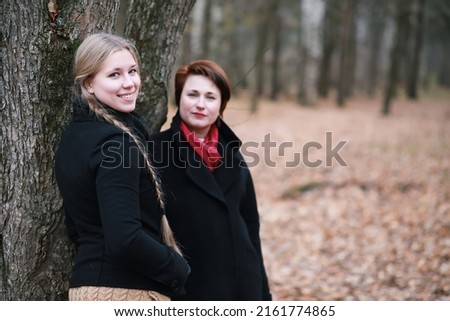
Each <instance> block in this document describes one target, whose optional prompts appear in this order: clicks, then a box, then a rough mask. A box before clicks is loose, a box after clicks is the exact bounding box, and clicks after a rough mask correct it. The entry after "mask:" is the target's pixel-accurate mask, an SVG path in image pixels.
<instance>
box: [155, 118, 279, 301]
mask: <svg viewBox="0 0 450 321" xmlns="http://www.w3.org/2000/svg"><path fill="white" fill-rule="evenodd" d="M180 122H181V118H180V117H179V114H177V115H175V117H174V119H173V121H172V125H171V128H170V129H168V130H166V131H164V132H161V133H159V134H156V135H153V136H151V141H150V142H149V149H150V153H151V154H152V158H153V163H154V165H155V166H156V167H157V168H158V170H159V173H160V176H161V180H162V184H163V186H164V190H165V195H166V211H167V217H168V219H169V223H170V226H171V227H172V229H173V231H174V233H175V238H176V239H177V241H178V242H179V243H180V244H181V246H182V250H183V253H184V255H185V257H186V259H187V260H188V262H189V265H190V267H191V274H190V275H189V277H188V280H187V282H186V284H185V289H186V294H185V295H183V296H179V297H175V298H174V299H178V300H270V299H271V295H270V292H269V287H268V282H267V277H266V272H265V268H264V263H263V258H262V253H261V244H260V236H259V225H260V224H259V213H258V209H257V203H256V197H255V191H254V187H253V182H252V178H251V176H250V171H249V169H248V167H247V165H246V164H245V162H244V159H243V157H242V155H241V153H240V152H239V147H240V145H241V142H240V140H239V139H238V138H237V137H236V136H235V134H234V133H233V132H232V131H231V129H230V128H229V127H228V126H226V124H225V123H223V122H222V124H221V126H219V151H220V153H221V154H222V155H223V159H222V164H221V165H220V166H219V167H218V168H217V169H216V170H215V172H214V173H211V172H210V171H209V170H208V169H207V167H206V166H205V165H204V164H203V163H202V162H201V160H200V158H199V157H198V155H197V154H196V153H195V152H194V150H193V149H192V148H191V147H190V146H189V144H188V142H187V141H186V140H185V138H184V136H182V135H181V134H180Z"/></svg>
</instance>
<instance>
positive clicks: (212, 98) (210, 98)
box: [206, 96, 216, 100]
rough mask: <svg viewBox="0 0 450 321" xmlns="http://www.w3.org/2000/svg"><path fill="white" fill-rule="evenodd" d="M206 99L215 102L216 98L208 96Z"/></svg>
mask: <svg viewBox="0 0 450 321" xmlns="http://www.w3.org/2000/svg"><path fill="white" fill-rule="evenodd" d="M206 98H207V99H209V100H215V99H216V97H214V96H208V97H206Z"/></svg>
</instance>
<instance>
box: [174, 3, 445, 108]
mask: <svg viewBox="0 0 450 321" xmlns="http://www.w3.org/2000/svg"><path fill="white" fill-rule="evenodd" d="M181 46H182V47H181V48H180V50H181V52H180V58H179V63H180V64H183V63H187V62H189V61H191V60H194V59H199V58H208V59H212V60H216V61H218V62H219V63H220V64H221V65H222V66H223V67H224V68H225V69H226V70H227V72H228V73H229V74H230V76H231V78H232V81H233V83H234V85H235V88H234V89H235V94H238V93H239V92H241V91H245V90H247V89H251V96H250V98H251V108H252V110H256V109H257V107H258V104H257V102H258V99H259V98H268V99H270V100H273V101H276V100H280V99H283V98H286V97H291V98H295V99H297V100H298V101H299V102H300V103H301V104H302V105H306V106H313V105H315V104H316V103H317V101H318V99H321V98H328V97H330V95H332V94H334V96H333V97H334V99H335V100H336V103H337V105H338V106H345V104H346V102H347V101H348V100H349V99H351V98H352V97H354V96H355V95H356V94H363V95H366V96H367V97H370V98H375V97H378V98H380V97H382V99H381V103H380V109H381V111H382V112H383V113H385V114H388V113H389V112H390V105H391V101H392V99H393V98H394V97H396V96H398V95H403V94H404V95H406V96H407V97H408V98H410V99H417V98H418V97H419V95H420V93H426V92H427V91H429V90H430V88H432V87H434V86H442V87H446V88H449V87H450V61H449V59H448V57H450V1H449V0H268V1H251V2H249V1H238V0H227V1H224V0H197V1H196V4H195V6H194V8H193V11H192V14H191V18H190V22H189V23H188V25H187V27H186V30H185V33H184V38H183V43H182V45H181Z"/></svg>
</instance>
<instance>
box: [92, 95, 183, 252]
mask: <svg viewBox="0 0 450 321" xmlns="http://www.w3.org/2000/svg"><path fill="white" fill-rule="evenodd" d="M92 105H97V104H95V103H92V102H91V101H90V102H89V107H90V108H91V110H93V111H94V113H95V114H96V115H97V117H99V118H102V119H104V120H106V121H107V122H108V123H110V124H113V125H114V126H116V127H117V128H120V129H121V130H123V131H124V132H125V133H127V134H128V135H130V137H131V138H132V139H133V141H134V142H135V144H136V146H137V147H138V149H139V152H140V153H141V154H142V157H144V161H145V164H146V165H147V169H148V171H149V173H150V175H151V177H152V181H153V184H154V186H155V190H156V198H157V200H158V203H159V206H160V208H161V210H162V211H163V215H162V218H161V233H162V238H163V241H164V243H165V244H167V245H169V246H170V247H172V248H173V249H174V250H175V251H177V252H178V253H179V254H182V252H181V249H180V247H179V246H178V244H177V242H176V240H175V237H174V235H173V231H172V229H171V228H170V225H169V222H168V220H167V216H166V211H165V205H164V193H163V188H162V184H161V180H160V179H159V176H158V174H157V173H156V170H155V168H154V167H153V165H152V164H151V162H150V158H149V157H148V154H147V153H146V151H145V148H144V146H143V144H142V142H141V141H140V140H139V139H138V138H137V137H136V135H135V134H134V133H133V132H132V131H131V130H130V129H129V128H128V127H127V126H125V125H124V124H123V123H122V122H121V121H120V120H118V119H117V118H116V117H114V116H113V115H111V114H109V113H108V112H106V110H105V109H104V108H103V107H100V106H98V107H97V106H96V107H94V106H92Z"/></svg>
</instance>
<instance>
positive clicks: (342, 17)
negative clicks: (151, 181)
mask: <svg viewBox="0 0 450 321" xmlns="http://www.w3.org/2000/svg"><path fill="white" fill-rule="evenodd" d="M93 2H95V1H93ZM137 2H138V1H137ZM155 2H158V1H155ZM194 2H195V5H194ZM191 3H192V5H193V6H192V8H191V9H192V10H191V11H190V14H188V13H186V12H185V14H186V26H185V27H184V25H183V24H181V25H180V26H178V27H177V28H178V31H179V33H180V38H179V41H180V42H179V43H180V45H179V47H178V48H177V46H175V49H174V55H173V57H176V59H175V58H173V59H172V60H170V61H169V62H168V63H167V66H170V67H173V68H171V69H172V70H175V69H176V68H177V67H178V66H180V65H182V64H185V63H188V62H189V61H192V60H195V59H203V58H205V59H212V60H215V61H216V62H218V63H219V64H220V65H221V66H223V67H224V69H225V70H226V71H227V72H228V74H229V75H230V78H231V80H232V83H233V98H232V100H231V101H230V103H229V105H228V107H227V110H226V112H225V116H224V118H225V121H226V122H227V123H228V124H229V125H230V126H231V127H232V128H233V130H235V131H236V132H237V133H238V135H239V136H240V138H241V139H242V140H243V142H244V148H245V149H244V150H243V153H244V156H246V158H247V160H248V161H249V163H250V169H251V171H252V174H253V179H254V181H255V186H256V190H257V195H258V204H259V209H260V214H261V237H262V242H263V251H264V256H265V261H266V266H267V270H268V274H269V279H270V283H271V284H270V285H271V289H272V292H273V295H274V299H277V300H310V299H313V300H316V299H317V300H445V299H448V297H449V296H450V202H449V198H450V184H449V182H450V157H449V156H450V155H449V154H450V152H449V151H450V148H449V147H450V129H449V126H448V124H449V120H450V62H449V59H448V57H450V41H449V40H450V36H449V34H450V2H449V1H448V0H394V1H388V0H377V1H376V0H340V1H337V0H301V1H300V0H295V1H294V0H279V1H277V0H268V1H253V2H248V1H237V0H228V1H224V0H197V1H191ZM123 4H124V1H121V9H120V10H119V11H120V12H122V14H120V12H118V13H117V21H116V22H115V24H114V27H113V30H114V31H116V32H119V33H120V32H123V33H125V34H128V35H130V36H132V37H133V35H134V37H135V38H136V35H137V34H138V33H137V32H135V33H133V32H131V31H130V30H129V29H130V28H128V27H127V26H128V24H129V21H130V20H127V18H126V15H125V14H123V13H124V12H125V11H126V9H124V8H125V6H124V5H123ZM128 19H129V18H128ZM164 19H165V21H169V23H172V24H174V22H171V21H174V20H175V18H173V17H172V18H170V16H164ZM2 20H3V19H2ZM55 23H57V21H55ZM99 28H100V29H101V27H97V29H99ZM109 28H110V27H109ZM127 28H128V29H127ZM93 29H95V28H93ZM127 30H128V31H127ZM152 32H153V35H155V34H156V35H158V30H156V31H154V30H153V31H152ZM181 34H182V37H181ZM163 36H164V35H162V36H160V37H163ZM139 37H141V36H138V38H139ZM160 37H158V36H157V37H155V38H154V39H157V40H158V41H161V38H160ZM137 40H138V41H141V40H142V39H140V38H139V39H137ZM138 43H139V42H138ZM148 50H150V49H148ZM141 52H142V50H141ZM169 56H170V55H169ZM143 58H144V60H145V57H143ZM172 76H173V74H171V72H170V71H168V70H166V71H165V77H166V78H165V79H169V78H171V77H172ZM4 79H6V77H4ZM163 82H164V86H166V87H167V90H162V91H161V90H159V91H158V90H156V91H152V92H151V93H153V92H156V94H157V95H164V96H165V97H166V98H165V99H166V100H164V99H163V100H162V102H159V103H158V105H157V106H158V108H156V110H157V111H156V112H151V111H147V110H145V111H146V112H147V117H148V119H149V124H150V127H151V129H152V130H154V131H156V130H159V129H160V128H161V126H162V128H165V127H166V126H168V124H169V123H170V116H171V115H173V113H174V112H175V109H174V107H173V101H172V98H173V95H172V92H173V90H172V88H171V80H170V81H167V82H166V81H163ZM154 84H155V82H153V85H152V86H153V87H152V88H154V87H155V85H154ZM1 87H3V86H1ZM2 90H3V88H2ZM2 96H3V93H2ZM146 96H147V97H146V98H147V99H148V100H147V102H148V101H150V102H151V101H152V100H151V99H152V94H147V95H146ZM167 99H168V101H167ZM144 105H145V104H144ZM150 105H152V104H150ZM167 105H169V108H168V109H167ZM2 106H3V107H2V110H3V108H5V107H4V106H5V104H4V103H3V104H2ZM167 112H168V113H167ZM2 114H3V113H2ZM166 115H167V116H168V117H166ZM2 117H3V115H2ZM5 119H6V118H5ZM155 119H156V120H155ZM4 123H5V121H4V119H2V124H4ZM4 132H7V131H6V130H5V131H4ZM2 135H3V133H2ZM52 139H54V140H56V138H55V137H53V138H52ZM268 142H270V144H268ZM5 145H6V144H5ZM5 151H6V149H4V148H3V146H2V164H3V167H2V180H3V184H2V186H3V191H2V220H1V222H2V225H0V227H2V228H1V229H0V231H2V246H1V247H0V248H1V250H2V260H0V264H1V270H2V278H1V280H0V290H1V291H0V293H1V296H0V298H4V299H42V298H46V299H61V298H64V294H61V291H63V290H64V289H65V286H61V285H60V284H58V282H59V283H60V281H61V279H62V280H64V279H65V278H67V274H68V271H70V269H68V268H66V269H65V271H64V273H55V271H54V270H52V269H51V268H50V269H49V268H48V264H50V262H51V261H52V260H49V259H46V260H40V259H39V258H40V257H42V256H43V255H44V254H42V252H45V251H42V248H45V246H47V245H46V242H42V240H41V241H40V239H39V236H36V235H35V234H39V230H37V232H35V233H34V234H33V233H31V236H30V235H28V237H31V238H36V242H37V244H38V246H36V247H34V248H31V249H26V248H23V249H21V248H20V247H27V246H28V247H29V246H30V245H29V243H30V242H28V243H27V242H24V243H21V242H20V240H19V241H17V242H16V243H17V244H18V246H17V245H14V242H12V241H11V239H12V237H11V235H15V234H16V233H17V232H18V231H19V230H20V229H22V230H26V229H27V228H28V226H29V225H25V227H24V225H22V227H21V225H20V224H18V225H17V227H14V226H13V227H11V226H12V225H11V224H10V223H9V222H10V221H12V220H11V218H10V217H11V216H12V215H13V214H11V213H14V215H16V216H20V217H21V219H23V217H25V218H26V217H27V215H28V214H27V211H22V210H21V209H20V206H16V207H17V208H18V209H16V207H14V206H12V205H11V204H13V203H14V202H13V201H12V199H13V197H12V196H11V195H13V193H11V192H10V191H9V190H8V186H9V184H11V183H10V181H11V180H12V177H13V176H12V174H10V167H8V166H5V164H7V165H8V161H7V160H6V158H7V157H3V154H4V153H5ZM23 179H26V177H25V178H23ZM49 184H51V185H54V181H53V178H51V179H49ZM55 199H56V200H59V196H58V195H57V194H56V198H55ZM34 201H35V202H38V201H39V198H38V200H36V199H34ZM3 204H5V205H3ZM48 207H49V206H47V208H48ZM50 207H51V208H52V209H51V212H52V215H55V213H60V210H61V204H60V202H56V203H55V204H54V205H51V206H50ZM53 207H55V208H56V209H57V210H54V209H53ZM11 209H13V210H11ZM40 211H42V213H41V214H42V215H41V217H40V218H39V221H40V222H42V221H44V223H43V224H47V225H51V224H53V225H58V226H59V224H60V222H59V221H58V222H57V224H56V223H55V222H51V221H52V220H53V216H52V215H47V216H46V214H45V211H46V210H45V208H44V209H40ZM49 217H51V219H50V218H49ZM31 221H32V220H31ZM3 227H8V228H9V229H8V230H7V229H3ZM14 228H16V230H14ZM3 231H8V232H7V233H6V232H5V233H3ZM46 233H47V232H46ZM48 233H55V232H54V229H53V230H52V229H50V232H48ZM58 233H62V232H61V231H59V232H58ZM58 233H55V234H54V236H53V237H54V238H56V236H57V235H59V234H58ZM6 234H8V235H9V237H7V235H6ZM39 242H40V243H39ZM8 248H9V250H7V251H4V249H8ZM13 249H15V250H16V252H17V253H15V254H14V253H12V252H14V251H13ZM21 251H22V252H21ZM30 253H31V254H30ZM27 256H28V257H27ZM33 256H35V257H36V258H37V259H36V258H34V257H33ZM16 257H17V258H16ZM11 258H12V259H11ZM36 260H37V261H38V264H35V263H33V268H31V269H29V270H27V269H25V271H24V270H21V269H20V268H19V267H18V266H19V265H20V264H18V262H22V263H25V264H26V263H27V262H32V261H33V262H34V261H36ZM64 260H68V258H65V259H64ZM64 260H63V262H64ZM21 275H22V276H21ZM33 278H36V279H38V280H39V281H38V282H36V283H37V284H38V285H36V284H34V286H35V287H36V288H38V291H37V292H38V293H40V294H39V295H37V296H33V294H32V293H31V292H32V291H28V292H27V294H26V295H24V294H21V292H20V291H14V289H11V288H12V287H13V286H14V285H17V284H19V285H20V286H19V288H20V287H24V288H25V287H30V279H33ZM49 280H50V281H49ZM55 280H56V281H55ZM55 282H56V283H57V285H54V284H55ZM31 284H33V282H31ZM46 286H47V287H48V286H54V289H53V290H52V289H46V288H45V287H46ZM25 292H26V291H22V293H25Z"/></svg>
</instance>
